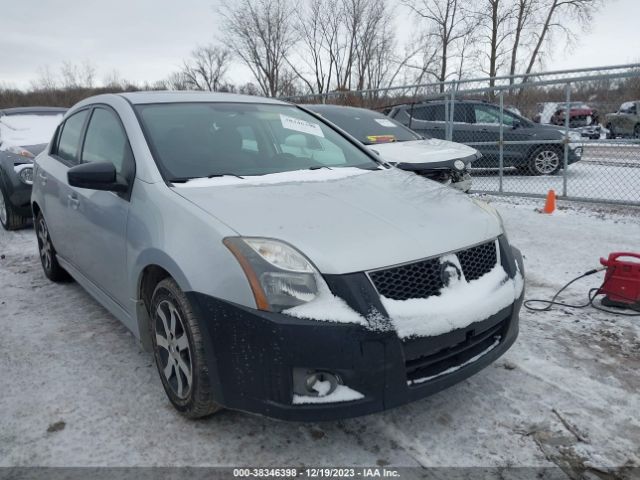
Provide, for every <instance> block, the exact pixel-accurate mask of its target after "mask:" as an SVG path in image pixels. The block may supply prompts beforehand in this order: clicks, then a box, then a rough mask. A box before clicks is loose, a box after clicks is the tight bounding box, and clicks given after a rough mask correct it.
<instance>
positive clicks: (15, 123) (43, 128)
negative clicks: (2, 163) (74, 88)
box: [0, 114, 62, 150]
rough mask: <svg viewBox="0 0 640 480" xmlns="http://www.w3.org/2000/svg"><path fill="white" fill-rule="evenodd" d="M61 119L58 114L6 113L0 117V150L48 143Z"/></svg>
mask: <svg viewBox="0 0 640 480" xmlns="http://www.w3.org/2000/svg"><path fill="white" fill-rule="evenodd" d="M61 120H62V114H60V115H7V116H2V117H0V142H1V143H0V150H6V149H7V148H9V147H24V146H27V145H40V144H43V143H49V141H50V140H51V137H52V136H53V132H54V131H55V129H56V127H57V126H58V124H59V123H60V121H61Z"/></svg>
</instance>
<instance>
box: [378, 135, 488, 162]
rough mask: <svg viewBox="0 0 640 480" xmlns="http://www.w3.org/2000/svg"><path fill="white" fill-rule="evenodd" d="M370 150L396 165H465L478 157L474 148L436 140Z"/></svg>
mask: <svg viewBox="0 0 640 480" xmlns="http://www.w3.org/2000/svg"><path fill="white" fill-rule="evenodd" d="M370 148H371V150H375V151H376V152H378V153H379V154H380V156H381V157H382V158H383V159H384V160H386V161H387V162H390V163H394V164H398V165H400V164H405V165H407V164H408V165H415V166H424V167H429V166H433V167H444V166H446V165H447V164H450V165H451V164H453V162H454V161H455V160H464V161H465V163H467V162H468V161H471V160H475V159H476V158H477V157H479V153H478V151H477V150H476V149H475V148H472V147H468V146H467V145H463V144H461V143H454V142H448V141H446V140H439V139H436V138H430V139H426V140H414V141H409V142H393V143H379V144H376V145H372V146H371V147H370Z"/></svg>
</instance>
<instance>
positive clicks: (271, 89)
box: [219, 0, 297, 97]
mask: <svg viewBox="0 0 640 480" xmlns="http://www.w3.org/2000/svg"><path fill="white" fill-rule="evenodd" d="M219 12H220V14H221V15H222V17H223V18H224V20H225V21H224V22H223V27H222V28H223V33H224V38H223V41H224V43H225V44H226V45H227V47H228V48H229V49H230V50H231V51H232V52H234V53H235V54H236V55H237V56H238V58H240V59H241V60H242V61H243V62H244V64H245V65H247V67H249V69H250V70H251V72H252V73H253V76H254V77H255V79H256V81H257V82H258V85H259V86H260V89H261V90H262V92H263V94H264V95H267V96H272V97H275V96H277V95H278V94H279V93H280V89H281V80H282V74H283V67H284V65H285V63H286V62H285V58H286V57H287V55H288V53H289V50H290V49H291V47H292V46H293V45H294V44H295V43H296V40H297V36H296V31H295V28H294V23H293V22H294V17H293V11H292V9H291V6H290V4H289V0H239V1H238V2H236V3H231V1H230V0H224V1H223V3H222V5H221V7H220V10H219Z"/></svg>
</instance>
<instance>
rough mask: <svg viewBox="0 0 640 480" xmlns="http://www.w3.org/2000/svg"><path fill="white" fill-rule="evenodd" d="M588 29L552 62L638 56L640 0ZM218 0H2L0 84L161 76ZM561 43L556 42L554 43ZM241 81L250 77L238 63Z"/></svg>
mask: <svg viewBox="0 0 640 480" xmlns="http://www.w3.org/2000/svg"><path fill="white" fill-rule="evenodd" d="M605 3H606V4H608V5H609V6H608V7H607V8H605V9H603V10H602V11H601V12H600V13H599V14H597V17H596V20H595V21H594V23H593V25H592V28H591V29H590V31H589V32H586V33H582V34H580V40H579V42H578V43H577V45H576V46H575V47H574V48H573V49H572V50H568V49H567V48H566V45H564V44H559V45H557V48H553V50H554V56H553V58H552V59H551V60H550V61H548V63H547V65H548V68H549V69H563V68H573V67H591V66H600V65H611V64H622V63H632V62H640V48H639V47H638V45H639V42H638V21H639V19H640V0H606V2H605ZM215 5H216V0H188V1H184V0H183V1H182V2H180V1H177V0H108V1H105V0H62V1H52V0H0V12H1V18H2V28H1V29H0V84H3V85H12V86H17V87H28V86H29V82H30V81H31V80H33V79H35V78H37V76H38V69H39V68H41V67H43V66H47V65H48V66H49V68H50V69H51V70H52V71H54V72H55V71H57V70H59V68H60V65H61V64H62V62H64V61H71V62H74V63H81V62H82V61H87V60H88V61H90V62H91V63H92V64H93V65H95V66H96V68H97V71H98V72H97V80H98V81H99V82H102V80H103V78H105V77H106V76H107V75H108V74H109V73H110V72H112V71H114V70H116V71H117V72H118V73H119V74H120V76H121V77H122V78H125V79H127V80H131V81H135V82H144V81H149V82H153V81H155V80H160V79H163V78H165V77H166V76H167V75H168V74H169V73H170V72H172V71H174V70H176V69H177V68H178V67H179V65H180V64H181V61H182V59H183V58H185V57H186V56H188V54H189V52H190V51H191V50H192V49H193V47H194V46H196V45H198V44H205V43H208V42H210V41H212V40H214V39H215V37H216V36H217V35H218V32H219V19H218V16H217V15H216V12H215ZM554 47H555V46H554ZM231 77H232V78H231V79H230V80H232V81H233V82H235V83H245V82H247V81H250V80H251V78H250V77H249V76H248V72H247V71H246V69H244V68H242V67H234V68H233V70H232V71H231Z"/></svg>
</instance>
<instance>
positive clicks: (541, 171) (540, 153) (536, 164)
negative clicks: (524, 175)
mask: <svg viewBox="0 0 640 480" xmlns="http://www.w3.org/2000/svg"><path fill="white" fill-rule="evenodd" d="M560 168H562V155H561V153H560V150H559V149H557V148H554V147H553V146H549V145H543V146H541V147H538V148H537V149H535V150H534V151H533V153H532V154H531V157H530V158H529V173H531V174H532V175H555V174H556V173H558V171H559V170H560Z"/></svg>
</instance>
